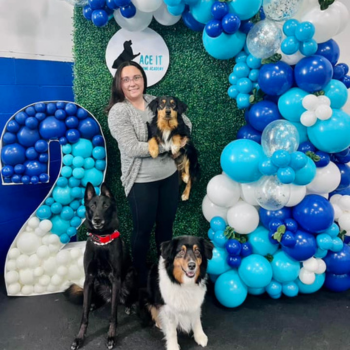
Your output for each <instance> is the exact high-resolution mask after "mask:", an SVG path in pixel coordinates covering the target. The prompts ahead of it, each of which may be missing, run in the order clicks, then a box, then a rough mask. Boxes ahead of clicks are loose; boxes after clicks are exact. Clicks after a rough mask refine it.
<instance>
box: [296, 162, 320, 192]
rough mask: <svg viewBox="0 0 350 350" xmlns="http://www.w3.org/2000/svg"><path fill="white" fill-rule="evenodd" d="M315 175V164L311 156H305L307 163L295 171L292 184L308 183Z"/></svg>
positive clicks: (301, 184) (302, 184)
mask: <svg viewBox="0 0 350 350" xmlns="http://www.w3.org/2000/svg"><path fill="white" fill-rule="evenodd" d="M315 176H316V165H315V163H314V161H313V160H311V158H309V157H307V164H306V165H305V166H304V167H303V168H301V169H300V170H297V171H296V172H295V179H294V184H295V185H299V186H304V185H308V184H309V183H310V182H311V181H312V180H313V179H314V178H315Z"/></svg>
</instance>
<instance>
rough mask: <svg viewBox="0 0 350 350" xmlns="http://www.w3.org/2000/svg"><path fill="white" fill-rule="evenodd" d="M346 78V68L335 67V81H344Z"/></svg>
mask: <svg viewBox="0 0 350 350" xmlns="http://www.w3.org/2000/svg"><path fill="white" fill-rule="evenodd" d="M344 76H345V72H344V68H343V67H341V66H339V65H337V66H334V67H333V79H337V80H342V79H343V78H344Z"/></svg>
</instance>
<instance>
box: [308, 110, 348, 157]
mask: <svg viewBox="0 0 350 350" xmlns="http://www.w3.org/2000/svg"><path fill="white" fill-rule="evenodd" d="M307 134H308V136H309V139H310V141H311V142H312V144H313V145H314V146H315V147H316V148H317V149H319V150H320V151H323V152H327V153H337V152H341V151H344V150H345V149H346V148H348V147H349V146H350V137H349V135H350V116H349V115H348V114H347V113H345V112H344V111H342V110H340V109H333V115H332V116H331V118H330V119H328V120H317V122H316V124H314V125H313V126H310V127H309V128H308V129H307Z"/></svg>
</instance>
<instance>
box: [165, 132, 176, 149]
mask: <svg viewBox="0 0 350 350" xmlns="http://www.w3.org/2000/svg"><path fill="white" fill-rule="evenodd" d="M170 133H171V130H166V131H164V132H163V135H162V145H163V147H164V149H165V150H166V151H167V152H168V151H170V150H171V149H172V147H173V144H174V143H173V140H172V138H170V139H169V135H170Z"/></svg>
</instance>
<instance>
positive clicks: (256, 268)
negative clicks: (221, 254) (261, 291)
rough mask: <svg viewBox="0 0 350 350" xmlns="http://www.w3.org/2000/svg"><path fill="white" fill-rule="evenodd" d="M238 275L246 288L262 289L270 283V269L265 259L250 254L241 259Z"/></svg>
mask: <svg viewBox="0 0 350 350" xmlns="http://www.w3.org/2000/svg"><path fill="white" fill-rule="evenodd" d="M238 274H239V277H241V279H242V281H243V282H244V283H245V284H246V285H247V286H248V287H251V288H263V287H266V286H267V285H268V284H269V283H270V282H271V279H272V267H271V265H270V263H269V261H268V260H267V259H266V258H265V257H263V256H261V255H258V254H252V255H249V256H247V257H246V258H244V259H242V263H241V265H240V267H239V268H238Z"/></svg>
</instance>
